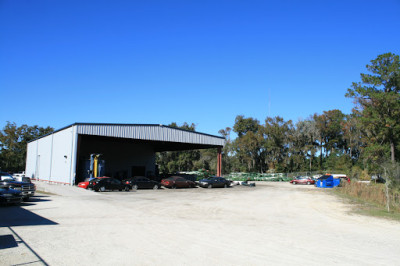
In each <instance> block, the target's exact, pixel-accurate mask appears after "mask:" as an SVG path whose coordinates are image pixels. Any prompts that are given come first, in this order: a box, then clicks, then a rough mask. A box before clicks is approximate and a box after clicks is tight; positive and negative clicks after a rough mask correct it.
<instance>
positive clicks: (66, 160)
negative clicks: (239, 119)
mask: <svg viewBox="0 0 400 266" xmlns="http://www.w3.org/2000/svg"><path fill="white" fill-rule="evenodd" d="M224 144H225V140H224V138H223V137H218V136H213V135H209V134H204V133H199V132H193V131H187V130H183V129H178V128H172V127H168V126H164V125H153V124H98V123H75V124H72V125H69V126H66V127H64V128H62V129H59V130H57V131H55V132H53V133H51V134H49V135H46V136H43V137H41V138H38V139H36V140H34V141H32V142H29V143H28V147H27V158H26V168H25V174H26V175H27V176H31V177H34V178H36V179H39V180H45V181H49V182H55V183H63V184H69V185H74V184H77V183H78V182H80V181H82V180H83V179H84V177H85V173H84V172H85V171H86V170H87V169H86V168H85V165H84V162H85V161H87V160H88V159H89V157H90V156H91V154H101V158H102V159H103V160H104V162H105V163H104V164H105V174H106V175H107V176H114V177H122V176H127V177H130V176H135V175H147V174H155V173H156V164H155V154H156V152H162V151H179V150H192V149H207V148H217V149H218V166H217V175H219V176H220V175H221V148H222V147H223V146H224Z"/></svg>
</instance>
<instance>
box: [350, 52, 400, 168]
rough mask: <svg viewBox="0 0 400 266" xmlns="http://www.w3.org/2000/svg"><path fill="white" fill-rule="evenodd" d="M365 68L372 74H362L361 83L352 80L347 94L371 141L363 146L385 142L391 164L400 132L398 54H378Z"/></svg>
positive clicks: (396, 149) (373, 145)
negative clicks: (387, 146)
mask: <svg viewBox="0 0 400 266" xmlns="http://www.w3.org/2000/svg"><path fill="white" fill-rule="evenodd" d="M366 68H367V70H368V71H369V72H371V74H361V82H358V83H356V82H353V84H352V86H351V88H349V89H348V92H347V94H346V97H350V98H354V99H355V101H356V103H357V107H356V109H357V110H358V111H359V112H360V113H361V116H360V121H361V124H362V127H363V129H364V132H365V134H367V135H368V136H369V138H370V140H372V143H366V145H368V146H369V147H370V148H372V147H378V146H379V144H381V145H385V144H388V145H389V149H390V159H391V161H392V163H394V162H395V161H396V153H397V152H398V147H397V146H396V145H397V144H398V142H399V133H400V94H399V93H400V60H399V56H398V55H395V54H392V53H385V54H381V55H379V56H378V57H377V58H376V59H374V60H371V64H370V65H367V66H366ZM371 144H372V145H371ZM377 144H378V145H377Z"/></svg>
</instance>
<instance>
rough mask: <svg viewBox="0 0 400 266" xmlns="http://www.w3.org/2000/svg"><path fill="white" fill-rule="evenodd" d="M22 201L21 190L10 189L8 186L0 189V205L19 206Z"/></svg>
mask: <svg viewBox="0 0 400 266" xmlns="http://www.w3.org/2000/svg"><path fill="white" fill-rule="evenodd" d="M21 201H22V192H21V190H16V189H11V188H9V187H8V186H2V187H0V203H2V204H13V203H14V204H19V203H21Z"/></svg>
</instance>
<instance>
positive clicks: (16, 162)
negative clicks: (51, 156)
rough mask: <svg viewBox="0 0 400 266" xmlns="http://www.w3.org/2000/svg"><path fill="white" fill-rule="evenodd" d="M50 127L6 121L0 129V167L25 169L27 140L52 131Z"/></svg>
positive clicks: (6, 169) (13, 169)
mask: <svg viewBox="0 0 400 266" xmlns="http://www.w3.org/2000/svg"><path fill="white" fill-rule="evenodd" d="M53 131H54V129H53V128H52V127H46V128H43V127H39V126H37V125H35V126H28V125H22V126H20V127H18V126H17V124H16V123H11V122H9V121H7V124H6V125H5V126H4V128H3V130H1V131H0V168H1V169H2V170H4V171H11V172H18V171H22V170H24V169H25V163H26V147H27V143H28V142H29V141H32V140H34V139H36V138H38V137H41V136H44V135H47V134H49V133H51V132H53Z"/></svg>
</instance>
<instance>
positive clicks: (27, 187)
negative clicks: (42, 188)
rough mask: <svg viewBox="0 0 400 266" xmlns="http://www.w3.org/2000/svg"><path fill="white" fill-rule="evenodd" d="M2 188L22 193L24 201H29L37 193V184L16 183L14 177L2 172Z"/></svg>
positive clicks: (0, 175)
mask: <svg viewBox="0 0 400 266" xmlns="http://www.w3.org/2000/svg"><path fill="white" fill-rule="evenodd" d="M0 186H1V187H8V188H10V189H15V190H19V191H21V194H22V200H23V201H28V200H29V198H30V197H32V196H33V195H35V191H36V186H35V184H32V183H30V182H19V181H16V180H15V178H14V177H13V176H12V175H10V174H8V173H4V172H0Z"/></svg>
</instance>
